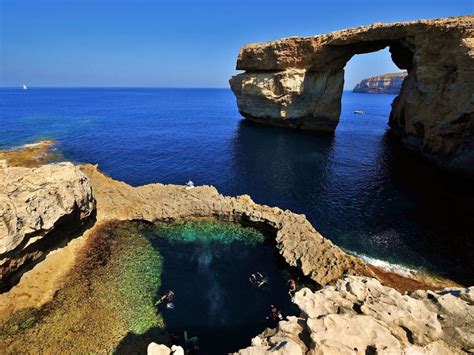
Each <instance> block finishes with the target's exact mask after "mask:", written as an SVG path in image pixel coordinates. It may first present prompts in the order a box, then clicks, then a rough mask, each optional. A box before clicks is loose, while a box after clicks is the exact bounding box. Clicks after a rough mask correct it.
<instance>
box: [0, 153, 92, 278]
mask: <svg viewBox="0 0 474 355" xmlns="http://www.w3.org/2000/svg"><path fill="white" fill-rule="evenodd" d="M94 210H95V201H94V198H93V197H92V190H91V187H90V185H89V182H88V180H87V178H86V177H85V176H84V174H82V173H81V172H80V171H79V168H78V167H76V166H74V165H73V164H71V163H61V164H52V165H44V166H41V167H38V168H25V167H9V166H7V164H6V162H5V161H4V160H3V161H0V285H1V286H5V284H6V282H7V280H8V278H9V277H10V276H11V275H12V274H13V273H15V272H17V271H19V270H20V269H21V268H22V267H23V266H25V265H26V264H28V263H30V262H33V261H36V260H38V259H40V258H41V257H42V256H43V255H44V253H46V252H47V251H48V249H49V248H50V247H54V246H57V245H58V244H60V243H61V242H62V241H63V240H64V239H65V238H66V237H68V236H70V235H71V233H74V232H76V231H78V230H79V229H80V228H81V227H82V226H83V224H84V223H85V221H86V220H87V219H88V218H89V217H91V215H92V214H93V212H94Z"/></svg>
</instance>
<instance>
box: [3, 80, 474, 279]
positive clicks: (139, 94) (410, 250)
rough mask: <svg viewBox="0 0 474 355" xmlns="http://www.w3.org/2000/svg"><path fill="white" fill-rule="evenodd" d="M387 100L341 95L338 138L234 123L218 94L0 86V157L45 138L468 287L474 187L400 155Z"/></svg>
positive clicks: (107, 167) (77, 157)
mask: <svg viewBox="0 0 474 355" xmlns="http://www.w3.org/2000/svg"><path fill="white" fill-rule="evenodd" d="M393 99H394V96H392V95H370V94H354V93H351V92H345V93H344V96H343V105H342V115H341V121H340V124H339V126H338V128H337V130H336V133H335V134H334V135H322V134H315V133H309V132H298V131H294V130H286V129H281V128H273V127H265V126H259V125H255V124H249V123H247V122H244V121H243V120H242V117H241V116H240V115H239V113H238V111H237V107H236V102H235V97H234V95H233V94H232V92H231V91H230V90H227V89H124V88H120V89H115V88H114V89H109V88H104V89H85V88H84V89H80V88H77V89H59V88H55V89H39V88H32V89H29V90H28V91H21V90H19V89H0V149H5V148H12V147H18V146H21V145H22V144H26V143H32V142H35V141H38V140H42V139H54V140H56V141H57V142H58V144H57V149H58V150H59V151H60V152H61V153H62V154H63V156H64V157H65V158H66V159H68V160H71V161H74V162H80V163H85V162H88V163H98V164H99V166H100V168H101V169H102V170H103V171H104V172H105V173H107V174H108V175H110V176H112V177H113V178H115V179H118V180H123V181H126V182H128V183H129V184H132V185H141V184H146V183H151V182H162V183H173V184H183V183H185V182H186V181H187V180H188V179H192V180H193V181H194V182H195V184H199V185H200V184H210V185H215V186H216V187H217V188H218V189H219V191H220V192H222V193H224V194H226V195H239V194H249V195H251V196H252V198H253V199H254V200H255V201H256V202H259V203H264V204H268V205H272V206H279V207H281V208H284V209H286V208H288V209H291V210H293V211H294V212H297V213H304V214H305V215H306V216H307V218H308V219H309V220H310V221H311V222H312V224H313V225H314V226H315V227H316V229H317V230H319V231H320V232H321V234H323V235H324V236H326V237H327V238H329V239H331V240H332V241H333V242H335V243H336V244H337V245H339V246H341V247H343V248H344V249H346V250H348V251H350V252H353V253H357V254H362V255H365V256H367V257H372V258H375V259H378V261H377V260H375V261H374V260H373V262H378V263H380V262H381V261H385V262H389V263H391V264H396V265H403V266H406V267H409V268H413V269H417V270H420V269H421V270H424V271H428V272H432V273H436V274H440V275H444V276H448V277H451V278H453V279H455V280H457V281H459V282H462V283H469V284H472V283H474V267H473V260H474V255H473V245H472V243H473V242H472V240H473V233H474V232H473V231H474V208H473V205H474V204H473V202H474V184H473V183H472V180H470V181H469V180H466V179H463V178H461V177H458V176H452V175H450V174H447V173H443V172H441V171H438V169H437V168H435V167H433V166H431V165H430V164H429V163H427V162H425V161H424V160H422V159H419V158H418V157H416V156H415V155H413V154H412V153H410V152H407V151H406V150H404V149H402V148H401V147H400V146H399V144H398V143H397V141H396V139H394V138H393V137H392V136H391V135H390V134H389V133H388V126H387V122H388V115H389V112H390V104H391V102H392V100H393ZM356 109H360V110H364V111H365V113H366V114H365V115H355V114H353V111H354V110H356Z"/></svg>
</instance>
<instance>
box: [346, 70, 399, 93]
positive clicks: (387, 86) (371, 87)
mask: <svg viewBox="0 0 474 355" xmlns="http://www.w3.org/2000/svg"><path fill="white" fill-rule="evenodd" d="M406 76H407V73H406V72H402V73H390V74H384V75H377V76H373V77H371V78H367V79H364V80H361V82H360V83H358V84H357V85H356V86H354V89H353V90H352V91H353V92H357V93H365V94H399V93H400V90H401V88H402V83H403V80H404V79H405V77H406Z"/></svg>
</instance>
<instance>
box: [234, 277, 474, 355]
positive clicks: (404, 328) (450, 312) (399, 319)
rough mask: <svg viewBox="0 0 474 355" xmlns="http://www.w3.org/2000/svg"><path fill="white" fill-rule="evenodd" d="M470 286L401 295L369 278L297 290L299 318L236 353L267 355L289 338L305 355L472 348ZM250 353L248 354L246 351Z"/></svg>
mask: <svg viewBox="0 0 474 355" xmlns="http://www.w3.org/2000/svg"><path fill="white" fill-rule="evenodd" d="M473 292H474V287H471V288H468V289H446V290H441V291H438V292H432V291H416V292H414V293H413V294H401V293H399V292H398V291H396V290H394V289H392V288H390V287H386V286H382V285H381V284H380V282H379V281H377V280H376V279H373V278H368V277H357V276H348V277H346V278H344V279H342V280H339V281H337V282H336V284H335V285H333V286H326V287H324V288H323V289H321V290H319V291H316V292H312V291H310V290H309V289H302V290H300V291H298V292H297V293H296V295H295V297H294V302H295V303H296V305H298V307H299V308H300V310H301V314H300V316H299V317H288V319H287V320H285V321H280V322H279V324H278V326H277V328H276V329H275V330H273V331H267V332H264V333H263V334H261V335H260V336H258V337H255V338H254V339H253V340H252V346H251V347H249V348H246V349H243V350H241V351H240V352H239V354H247V353H255V354H267V353H268V354H270V353H271V352H270V348H271V347H272V346H274V345H275V344H276V343H277V342H278V341H280V340H281V339H289V340H291V342H292V343H294V344H295V345H298V346H299V347H300V350H301V352H302V353H308V354H353V353H357V354H366V353H380V354H394V353H396V354H452V353H461V352H463V351H471V350H472V349H473V347H474V304H473V303H472V294H473ZM250 350H251V351H252V352H247V351H250Z"/></svg>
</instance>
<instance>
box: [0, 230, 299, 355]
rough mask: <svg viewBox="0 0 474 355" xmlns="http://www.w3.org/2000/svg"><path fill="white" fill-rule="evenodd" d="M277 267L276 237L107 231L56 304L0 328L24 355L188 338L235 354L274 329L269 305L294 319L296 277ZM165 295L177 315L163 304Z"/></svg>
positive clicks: (9, 345)
mask: <svg viewBox="0 0 474 355" xmlns="http://www.w3.org/2000/svg"><path fill="white" fill-rule="evenodd" d="M279 261H280V256H279V254H278V251H277V250H276V249H275V248H274V244H273V243H271V242H270V241H269V240H268V238H266V237H265V236H264V235H263V234H261V233H260V232H258V231H256V230H255V229H253V228H244V227H241V226H239V225H238V224H235V223H230V222H218V221H204V222H202V221H201V222H177V223H171V224H163V223H158V224H149V223H144V222H135V221H133V222H132V221H131V222H129V221H125V222H107V223H104V224H102V225H101V226H100V227H99V228H97V229H96V230H95V232H94V233H93V235H91V236H90V237H89V238H88V240H87V244H86V245H85V247H84V248H83V249H82V250H81V252H80V253H79V255H78V257H77V259H76V262H75V265H74V267H73V268H72V269H71V271H70V272H68V274H67V275H66V276H65V278H64V279H65V283H64V285H63V287H62V288H61V289H60V290H59V291H58V292H57V294H56V296H55V297H54V298H53V300H52V301H51V302H49V303H47V304H46V305H44V306H42V307H40V308H38V309H36V308H29V309H25V310H23V311H21V312H17V313H15V314H13V316H12V317H10V318H7V319H3V320H0V347H1V348H3V349H6V350H7V351H8V352H9V353H17V352H22V350H24V347H23V346H24V344H25V343H27V342H33V343H34V344H35V345H34V346H32V347H31V348H30V350H32V351H34V352H44V353H53V352H61V353H63V352H68V351H69V350H70V349H74V350H75V352H79V353H98V352H103V351H107V352H112V351H115V352H118V353H136V352H145V351H146V348H147V346H148V344H149V343H150V342H152V341H160V340H162V341H164V342H165V341H166V342H168V341H169V340H170V339H171V338H173V339H174V340H175V341H176V342H177V343H179V344H180V345H183V346H184V345H185V341H184V337H183V334H184V331H186V332H188V333H189V334H192V335H193V336H197V337H198V339H199V346H200V347H201V349H202V351H203V352H204V353H205V354H223V353H226V352H231V351H237V350H238V349H239V348H242V347H244V346H246V345H247V344H248V340H249V339H250V338H251V337H252V336H253V335H254V334H256V333H258V332H261V331H263V330H264V329H265V328H266V327H267V326H275V325H276V322H271V321H269V320H267V319H266V316H269V315H270V305H272V304H274V305H278V308H279V309H280V310H281V311H282V312H283V313H284V314H285V315H291V314H296V310H295V309H294V306H292V303H291V300H290V296H289V295H288V293H287V290H288V288H287V280H288V279H289V277H290V273H289V272H288V271H287V270H285V269H284V268H283V269H282V268H280V267H279V266H280V265H281V263H279ZM256 270H259V271H260V272H262V273H263V274H264V275H265V277H266V279H267V280H268V282H267V283H265V285H263V286H262V287H256V286H255V285H253V284H252V283H251V282H250V281H249V275H250V274H251V273H255V272H256ZM291 277H294V276H293V275H291ZM167 290H173V292H174V299H173V305H174V307H173V308H172V309H170V308H168V307H165V303H158V304H157V300H159V298H160V296H161V295H163V294H166V292H167ZM216 333H219V334H220V336H219V337H218V338H216V337H215V334H216ZM172 334H174V335H173V336H172ZM176 339H177V340H176Z"/></svg>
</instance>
